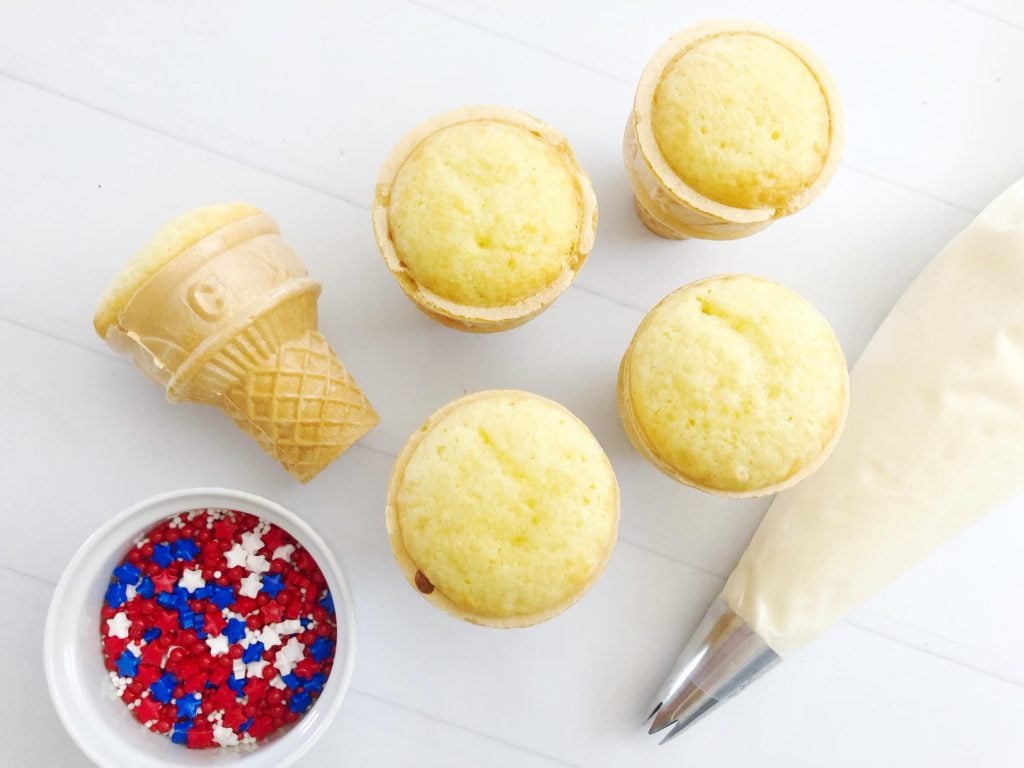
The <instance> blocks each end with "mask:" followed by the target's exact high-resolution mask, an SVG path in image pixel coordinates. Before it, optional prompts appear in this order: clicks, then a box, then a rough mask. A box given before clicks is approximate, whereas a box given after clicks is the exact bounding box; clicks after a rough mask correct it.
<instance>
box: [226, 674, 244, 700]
mask: <svg viewBox="0 0 1024 768" xmlns="http://www.w3.org/2000/svg"><path fill="white" fill-rule="evenodd" d="M248 682H249V681H248V680H247V679H246V678H244V677H229V678H228V688H230V689H231V690H232V691H234V692H235V693H237V694H238V695H239V696H244V695H245V684H246V683H248Z"/></svg>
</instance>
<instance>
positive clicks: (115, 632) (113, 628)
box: [107, 611, 132, 640]
mask: <svg viewBox="0 0 1024 768" xmlns="http://www.w3.org/2000/svg"><path fill="white" fill-rule="evenodd" d="M131 626H132V623H131V621H129V620H128V614H127V613H125V612H124V611H120V612H119V613H115V614H114V618H112V619H107V636H108V637H117V638H120V639H121V640H124V639H125V638H126V637H128V630H129V629H130V628H131Z"/></svg>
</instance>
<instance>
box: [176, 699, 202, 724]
mask: <svg viewBox="0 0 1024 768" xmlns="http://www.w3.org/2000/svg"><path fill="white" fill-rule="evenodd" d="M202 701H203V699H202V697H201V696H200V695H199V694H198V693H187V694H185V695H184V696H182V697H181V698H180V699H175V702H174V703H175V704H176V705H177V707H178V717H179V718H181V717H187V718H190V719H191V718H193V717H195V716H196V713H197V712H198V711H199V705H200V704H201V703H202Z"/></svg>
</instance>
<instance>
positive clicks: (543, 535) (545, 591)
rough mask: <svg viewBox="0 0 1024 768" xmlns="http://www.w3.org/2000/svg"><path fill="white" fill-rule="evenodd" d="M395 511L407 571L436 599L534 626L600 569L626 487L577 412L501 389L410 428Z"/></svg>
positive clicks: (474, 617)
mask: <svg viewBox="0 0 1024 768" xmlns="http://www.w3.org/2000/svg"><path fill="white" fill-rule="evenodd" d="M386 518H387V529H388V536H389V537H390V539H391V547H392V549H393V551H394V554H395V559H396V560H397V561H398V565H399V567H400V568H401V569H402V573H404V574H405V578H406V579H407V580H408V581H409V584H410V585H412V587H413V588H414V589H416V591H417V592H419V593H420V594H421V595H423V597H425V598H426V599H427V600H428V601H429V602H431V603H433V604H434V605H435V606H437V607H438V608H441V609H442V610H444V611H446V612H448V613H450V614H452V615H453V616H456V617H458V618H460V619H464V620H465V621H469V622H472V623H474V624H481V625H485V626H489V627H524V626H528V625H531V624H537V623H539V622H541V621H545V620H547V619H550V618H551V617H553V616H555V615H557V614H559V613H561V612H562V611H564V610H565V609H566V608H568V607H569V606H570V605H572V604H573V603H574V602H575V601H576V600H578V599H579V598H580V596H582V595H583V593H584V592H586V591H587V590H588V589H589V588H590V586H591V585H592V584H593V583H594V582H595V581H596V580H597V577H598V576H599V575H600V574H601V571H602V570H603V569H604V566H605V563H606V562H607V561H608V557H609V555H610V554H611V551H612V547H613V546H614V544H615V539H616V535H617V530H618V523H619V490H618V485H617V483H616V481H615V474H614V472H613V471H612V467H611V464H610V463H609V461H608V458H607V456H605V454H604V451H602V450H601V446H600V445H599V444H598V442H597V440H596V439H595V438H594V436H593V435H592V434H591V433H590V430H588V429H587V427H586V426H585V425H584V424H583V422H581V421H580V420H579V419H577V418H576V417H575V416H574V415H573V414H572V413H570V412H569V411H568V410H566V409H565V408H564V407H562V406H561V405H559V404H558V403H554V402H552V401H551V400H547V399H546V398H543V397H540V396H538V395H532V394H529V393H527V392H518V391H515V390H491V391H487V392H478V393H476V394H472V395H467V396H465V397H462V398H460V399H458V400H455V401H454V402H451V403H449V404H448V405H446V406H445V407H443V408H442V409H441V410H439V411H437V413H435V414H434V415H433V416H431V417H430V419H429V420H428V421H427V422H426V424H424V425H423V426H422V427H421V428H420V429H419V430H418V431H417V432H416V433H415V434H414V435H413V436H412V437H411V438H410V439H409V441H408V442H407V443H406V445H405V447H404V448H403V449H402V451H401V453H400V454H399V456H398V458H397V460H396V461H395V467H394V470H393V471H392V474H391V482H390V484H389V486H388V498H387V510H386Z"/></svg>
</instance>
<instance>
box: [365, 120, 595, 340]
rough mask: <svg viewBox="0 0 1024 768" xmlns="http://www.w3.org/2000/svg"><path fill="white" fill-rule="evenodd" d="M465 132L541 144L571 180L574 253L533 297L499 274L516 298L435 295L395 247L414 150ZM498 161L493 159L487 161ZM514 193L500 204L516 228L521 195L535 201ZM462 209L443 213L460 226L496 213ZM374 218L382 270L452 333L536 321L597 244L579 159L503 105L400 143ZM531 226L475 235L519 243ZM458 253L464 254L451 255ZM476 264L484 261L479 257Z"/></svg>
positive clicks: (552, 133) (558, 137)
mask: <svg viewBox="0 0 1024 768" xmlns="http://www.w3.org/2000/svg"><path fill="white" fill-rule="evenodd" d="M462 126H474V127H477V128H479V129H481V130H486V129H487V128H488V127H494V126H502V127H505V128H509V127H511V128H514V129H517V132H518V133H520V134H521V137H520V138H519V141H524V140H525V141H526V142H528V143H530V144H533V143H536V144H537V146H539V147H543V148H544V150H542V151H547V152H552V153H553V154H554V156H555V157H557V159H558V165H559V166H560V168H559V173H561V174H565V175H567V176H568V177H569V178H570V179H571V185H572V188H573V192H572V196H573V198H574V200H573V203H572V205H573V206H574V208H575V209H576V211H577V213H576V214H575V221H574V223H573V226H572V229H573V230H574V232H575V234H574V238H573V243H572V245H571V248H569V252H568V253H566V254H563V255H562V259H561V260H562V262H563V263H562V264H561V267H560V269H559V270H558V272H557V274H555V275H554V276H553V277H552V278H551V279H550V280H549V281H547V282H546V283H545V284H543V285H539V286H536V288H535V290H531V291H526V292H525V293H524V292H523V291H518V290H516V287H518V286H516V285H515V281H516V280H518V279H521V276H520V277H516V276H514V275H511V274H508V275H500V274H499V275H493V276H492V277H497V278H498V279H500V280H507V281H509V283H510V284H511V285H512V286H513V288H512V294H511V295H509V296H503V297H502V298H501V299H500V300H498V299H495V300H493V301H491V302H490V303H478V302H474V301H470V300H468V299H465V298H464V297H460V296H458V295H453V294H452V293H446V292H445V291H444V290H442V289H437V288H436V286H435V287H434V288H432V287H431V285H430V281H429V280H427V281H424V280H422V279H418V278H417V269H416V268H415V265H414V264H413V263H412V260H411V259H410V254H408V253H403V252H402V251H401V248H400V247H399V243H398V242H397V241H396V237H395V221H394V211H393V203H394V198H395V195H396V189H397V187H398V185H399V179H400V176H401V174H402V172H403V169H404V168H406V167H407V165H408V164H409V162H410V161H411V159H413V158H414V156H415V155H416V153H417V151H418V150H419V149H420V148H421V147H423V146H424V145H425V144H426V143H428V142H429V141H430V140H431V139H432V138H434V137H435V136H437V135H439V134H444V133H445V132H446V131H448V130H449V129H452V128H458V127H462ZM501 149H503V147H500V146H499V147H495V150H497V151H499V152H500V150H501ZM467 152H468V150H467ZM467 156H468V155H467ZM493 159H494V158H492V157H488V158H484V159H483V160H485V161H490V160H493ZM533 159H536V158H535V157H534V158H533ZM438 176H440V174H438ZM435 178H436V177H435ZM459 184H460V185H461V187H462V188H463V189H469V188H471V187H472V186H473V183H472V180H469V181H467V180H463V181H461V182H459ZM555 186H556V185H555V184H549V185H547V187H548V188H549V189H551V188H555ZM447 191H450V190H446V189H445V188H444V187H443V186H442V187H440V188H439V189H437V190H432V193H431V195H430V196H431V197H435V196H438V195H443V194H445V192H447ZM517 191H518V192H519V194H520V199H517V198H516V196H515V195H512V197H510V198H509V199H506V200H503V201H502V204H503V206H507V209H506V208H505V207H502V211H504V212H505V213H506V216H507V219H508V221H510V222H515V221H518V218H519V213H518V212H517V210H516V204H517V203H518V202H521V196H522V195H527V196H531V195H529V194H528V191H523V190H517ZM535 191H536V190H535ZM459 202H460V206H453V207H452V208H451V209H450V210H448V211H446V213H451V214H453V215H456V216H457V218H458V219H460V220H461V221H462V223H463V224H465V223H466V222H467V221H469V222H472V220H473V219H474V217H478V216H481V215H483V214H487V213H489V212H491V211H487V210H481V208H482V207H487V208H493V207H494V206H493V205H490V206H481V205H478V202H479V201H474V202H473V204H472V205H468V207H467V209H466V210H461V211H456V210H455V209H456V208H458V207H461V206H462V205H464V204H465V201H459ZM372 216H373V231H374V236H375V237H376V240H377V247H378V248H379V250H380V252H381V255H382V256H383V258H384V263H385V265H386V266H387V268H388V270H389V271H390V272H391V274H392V276H393V277H394V278H395V281H396V282H397V283H398V285H399V286H400V287H401V289H402V290H403V291H404V292H405V294H406V296H408V297H409V299H410V300H412V302H413V303H414V304H415V305H416V307H417V308H418V309H419V310H420V311H422V312H423V313H424V314H425V315H427V316H428V317H430V318H433V319H434V320H437V321H438V322H440V323H442V324H444V325H446V326H448V327H450V328H455V329H457V330H461V331H469V332H472V333H494V332H498V331H505V330H509V329H511V328H515V327H517V326H520V325H522V324H523V323H525V322H527V321H528V320H530V319H532V318H533V317H536V316H537V315H538V314H540V313H541V312H543V311H544V310H545V309H547V308H548V307H549V306H550V305H551V304H552V303H553V302H554V301H555V299H557V298H558V297H559V296H560V295H561V294H562V293H563V292H564V291H565V289H566V288H568V287H569V285H570V283H572V281H573V280H574V279H575V277H576V274H577V272H578V271H579V270H580V268H581V267H582V266H583V263H584V261H586V258H587V256H588V255H589V253H590V250H591V248H592V247H593V245H594V238H595V235H596V231H597V200H596V197H595V196H594V190H593V187H592V186H591V183H590V179H589V177H588V176H587V174H586V173H585V172H584V170H583V169H582V168H581V167H580V165H579V162H578V161H577V160H576V156H575V155H574V154H573V151H572V148H571V147H570V146H569V142H568V140H567V139H566V138H565V137H564V136H563V135H562V134H561V133H559V132H558V131H557V130H555V129H554V128H553V127H552V126H550V125H548V124H547V123H544V122H542V121H541V120H539V119H537V118H535V117H533V116H531V115H528V114H526V113H524V112H520V111H518V110H514V109H509V108H506V107H498V106H472V107H462V108H460V109H455V110H452V111H450V112H445V113H443V114H441V115H437V116H435V117H433V118H431V119H429V120H427V121H425V122H423V123H421V124H420V125H418V126H416V127H415V128H414V129H413V130H412V131H410V132H409V133H408V134H406V136H404V137H403V138H402V140H401V141H400V142H399V143H398V145H397V146H396V147H395V148H394V150H392V152H391V154H390V155H389V156H388V158H387V159H386V160H385V161H384V163H383V165H382V166H381V170H380V174H379V176H378V179H377V187H376V190H375V194H374V202H373V212H372ZM528 223H529V224H530V227H521V226H520V227H515V226H511V225H507V226H506V227H505V228H504V229H499V230H498V231H497V232H494V233H491V232H483V231H480V232H478V238H477V240H478V243H479V242H484V241H487V240H490V239H491V237H494V238H495V239H498V240H502V239H516V238H521V237H522V231H526V230H528V229H535V225H536V223H537V222H535V221H530V222H528ZM481 226H482V225H481ZM517 230H522V231H517ZM453 250H456V251H457V250H460V249H459V248H453ZM506 255H508V254H506ZM536 256H537V254H536V253H535V252H531V251H530V250H529V249H527V250H526V252H524V253H521V254H515V255H512V256H510V258H509V261H510V262H511V261H518V262H519V263H520V264H530V263H535V262H536V261H537V258H536ZM491 258H493V255H492V257H491ZM479 260H481V261H482V260H486V259H485V258H483V257H479ZM420 267H421V270H420V272H419V274H420V276H421V277H422V276H423V273H422V267H423V264H422V263H421V264H420ZM457 271H458V270H457V269H455V268H452V269H451V273H450V274H448V275H446V277H447V278H449V282H458V280H459V278H458V276H457V275H456V274H455V273H457ZM449 287H450V286H449Z"/></svg>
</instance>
